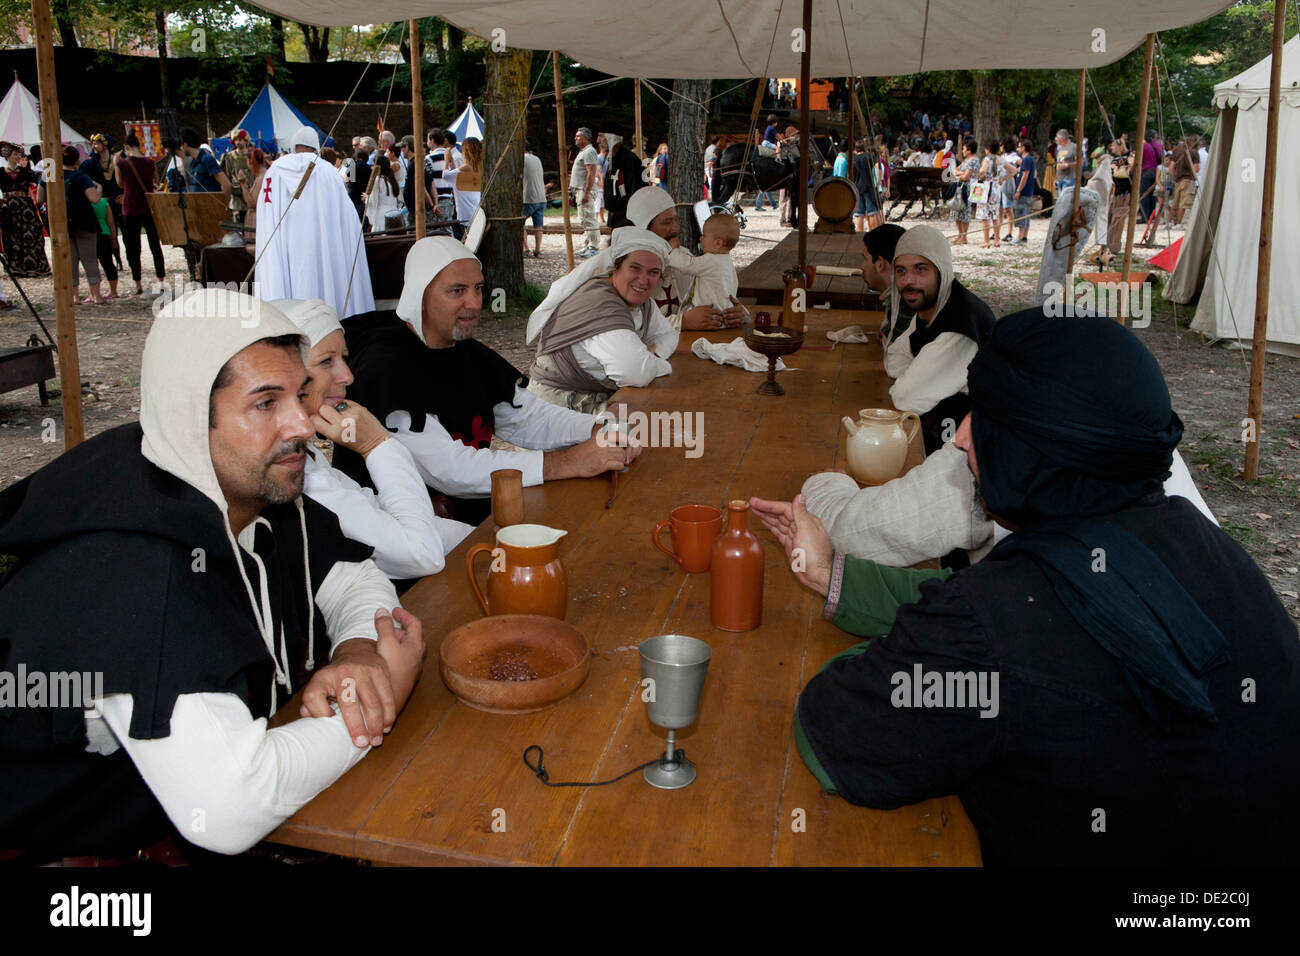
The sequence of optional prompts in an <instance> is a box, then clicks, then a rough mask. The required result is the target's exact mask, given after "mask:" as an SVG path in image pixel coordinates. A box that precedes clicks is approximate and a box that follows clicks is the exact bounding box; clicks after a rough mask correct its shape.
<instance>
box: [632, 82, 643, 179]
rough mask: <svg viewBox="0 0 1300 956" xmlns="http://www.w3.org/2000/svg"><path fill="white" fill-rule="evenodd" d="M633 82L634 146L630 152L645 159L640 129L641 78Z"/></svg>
mask: <svg viewBox="0 0 1300 956" xmlns="http://www.w3.org/2000/svg"><path fill="white" fill-rule="evenodd" d="M633 82H634V83H635V84H636V96H635V98H634V100H635V103H636V145H635V146H634V147H633V148H632V152H634V153H636V154H637V156H638V157H639V158H641V159H645V146H644V145H643V144H644V143H645V133H644V132H643V131H642V129H641V78H640V77H636V78H635V80H634V81H633Z"/></svg>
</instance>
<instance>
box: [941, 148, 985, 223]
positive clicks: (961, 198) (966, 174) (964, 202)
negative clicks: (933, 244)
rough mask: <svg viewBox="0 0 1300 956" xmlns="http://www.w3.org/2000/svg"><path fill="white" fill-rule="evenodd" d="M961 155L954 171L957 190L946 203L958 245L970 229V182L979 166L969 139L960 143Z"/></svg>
mask: <svg viewBox="0 0 1300 956" xmlns="http://www.w3.org/2000/svg"><path fill="white" fill-rule="evenodd" d="M961 156H962V160H961V165H960V166H958V167H957V172H956V173H955V175H956V179H957V181H956V183H955V185H956V187H957V191H956V192H955V193H954V194H953V201H950V202H949V203H948V205H949V207H950V208H951V209H952V212H953V215H952V218H953V220H954V221H955V222H956V223H957V237H956V238H955V239H953V240H952V241H953V244H954V245H958V246H964V245H966V232H967V230H969V229H970V207H971V204H970V183H971V182H972V181H973V178H974V176H975V174H976V173H977V172H978V171H979V167H980V161H979V159H978V158H976V156H975V144H974V143H973V142H972V141H971V140H966V141H965V142H963V143H962V144H961ZM954 201H955V202H954Z"/></svg>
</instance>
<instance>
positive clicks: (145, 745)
mask: <svg viewBox="0 0 1300 956" xmlns="http://www.w3.org/2000/svg"><path fill="white" fill-rule="evenodd" d="M132 706H133V700H132V698H131V695H129V694H111V695H109V696H108V697H106V698H105V699H104V701H103V702H102V709H103V717H104V720H105V722H106V723H107V724H108V726H109V728H110V729H111V730H112V731H113V735H114V736H115V737H116V738H117V740H118V742H119V743H121V745H122V748H123V749H124V750H125V751H126V752H127V754H128V756H130V758H131V761H132V762H133V763H134V764H135V766H136V769H137V770H138V771H139V772H140V776H141V777H142V778H143V779H144V782H145V783H146V784H147V785H148V787H149V789H150V790H151V791H152V792H153V795H154V796H155V797H156V798H157V800H158V802H159V803H160V804H161V805H162V808H163V810H164V811H165V812H166V813H167V816H168V818H169V819H170V820H171V821H172V823H173V824H175V826H176V828H177V829H178V830H179V831H180V832H181V833H182V834H183V835H184V836H185V838H186V839H187V840H189V841H190V842H191V843H194V844H197V845H198V846H200V847H202V848H203V849H205V850H211V851H213V852H215V853H227V854H234V853H242V852H244V851H245V850H247V849H248V848H249V847H251V846H252V845H253V844H255V843H257V842H258V841H259V840H261V839H262V838H263V837H265V836H266V835H267V834H268V833H270V832H271V831H272V830H274V829H275V828H276V827H278V826H279V825H280V824H281V823H283V822H284V821H285V820H286V819H288V818H289V817H290V816H292V815H293V814H294V813H296V812H297V811H298V810H299V809H300V808H301V807H302V806H303V805H304V804H306V803H307V802H309V801H310V800H311V799H312V798H313V797H315V796H316V795H317V794H318V793H320V792H321V791H322V790H324V789H325V788H326V787H328V786H329V785H330V784H332V783H334V781H336V780H337V779H338V778H339V777H341V776H343V774H344V773H346V772H347V771H348V770H349V769H351V768H352V767H353V766H354V765H355V764H356V763H357V761H359V760H360V759H361V758H362V757H364V756H365V755H366V753H367V752H368V750H369V748H362V747H358V746H356V745H355V744H354V743H353V742H352V740H351V739H350V738H349V736H348V729H347V727H346V726H345V725H344V723H343V718H342V717H340V716H339V715H338V714H337V713H336V714H335V715H334V716H332V717H319V718H313V717H306V718H302V719H299V720H295V721H293V722H292V723H290V724H287V725H285V726H283V727H276V728H275V729H273V730H268V729H267V726H266V721H265V720H263V719H260V718H259V719H254V717H253V715H252V713H250V712H249V710H248V708H247V707H246V706H245V705H244V702H243V701H241V700H240V699H239V698H238V697H236V696H235V695H234V694H182V695H181V696H180V697H178V698H177V699H176V706H175V708H174V709H173V710H172V717H171V734H170V735H169V736H167V737H163V738H161V739H159V740H136V739H134V738H132V737H131V736H130V735H129V733H128V731H129V728H130V726H131V710H132Z"/></svg>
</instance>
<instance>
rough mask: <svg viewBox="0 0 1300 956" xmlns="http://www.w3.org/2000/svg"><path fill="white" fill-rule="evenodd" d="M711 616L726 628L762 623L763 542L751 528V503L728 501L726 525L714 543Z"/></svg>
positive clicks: (748, 628)
mask: <svg viewBox="0 0 1300 956" xmlns="http://www.w3.org/2000/svg"><path fill="white" fill-rule="evenodd" d="M709 591H710V604H709V615H710V617H711V619H712V621H713V626H714V627H717V628H721V629H722V630H724V631H752V630H753V629H754V628H756V627H758V626H759V625H760V624H762V623H763V544H762V542H760V541H759V540H758V538H757V537H755V536H754V533H753V532H752V531H750V530H749V502H747V501H728V502H727V527H726V530H724V531H723V532H722V534H720V535H718V537H717V540H715V541H714V542H713V556H712V561H711V567H710V571H709Z"/></svg>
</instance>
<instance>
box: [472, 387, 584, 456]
mask: <svg viewBox="0 0 1300 956" xmlns="http://www.w3.org/2000/svg"><path fill="white" fill-rule="evenodd" d="M515 405H518V406H519V407H518V408H515V407H514V406H513V405H510V404H509V403H508V402H502V403H501V404H499V405H497V406H496V407H495V408H494V409H492V413H493V415H495V416H496V422H497V428H496V430H497V434H498V435H500V436H501V437H502V438H503V439H505V440H506V441H508V442H510V443H511V444H512V445H521V446H523V447H524V448H539V449H541V450H542V451H555V450H557V449H560V448H568V447H569V446H570V445H576V444H578V443H579V442H584V441H586V440H587V439H588V438H590V437H591V431H592V429H593V428H595V427H596V422H597V421H598V419H597V417H596V416H595V415H588V414H586V413H585V412H575V411H574V410H573V409H571V408H561V407H560V406H559V405H552V404H551V403H550V402H548V401H544V400H543V399H540V398H538V397H537V396H536V395H534V394H533V393H532V392H530V391H528V390H527V389H526V388H519V387H518V386H515Z"/></svg>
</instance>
